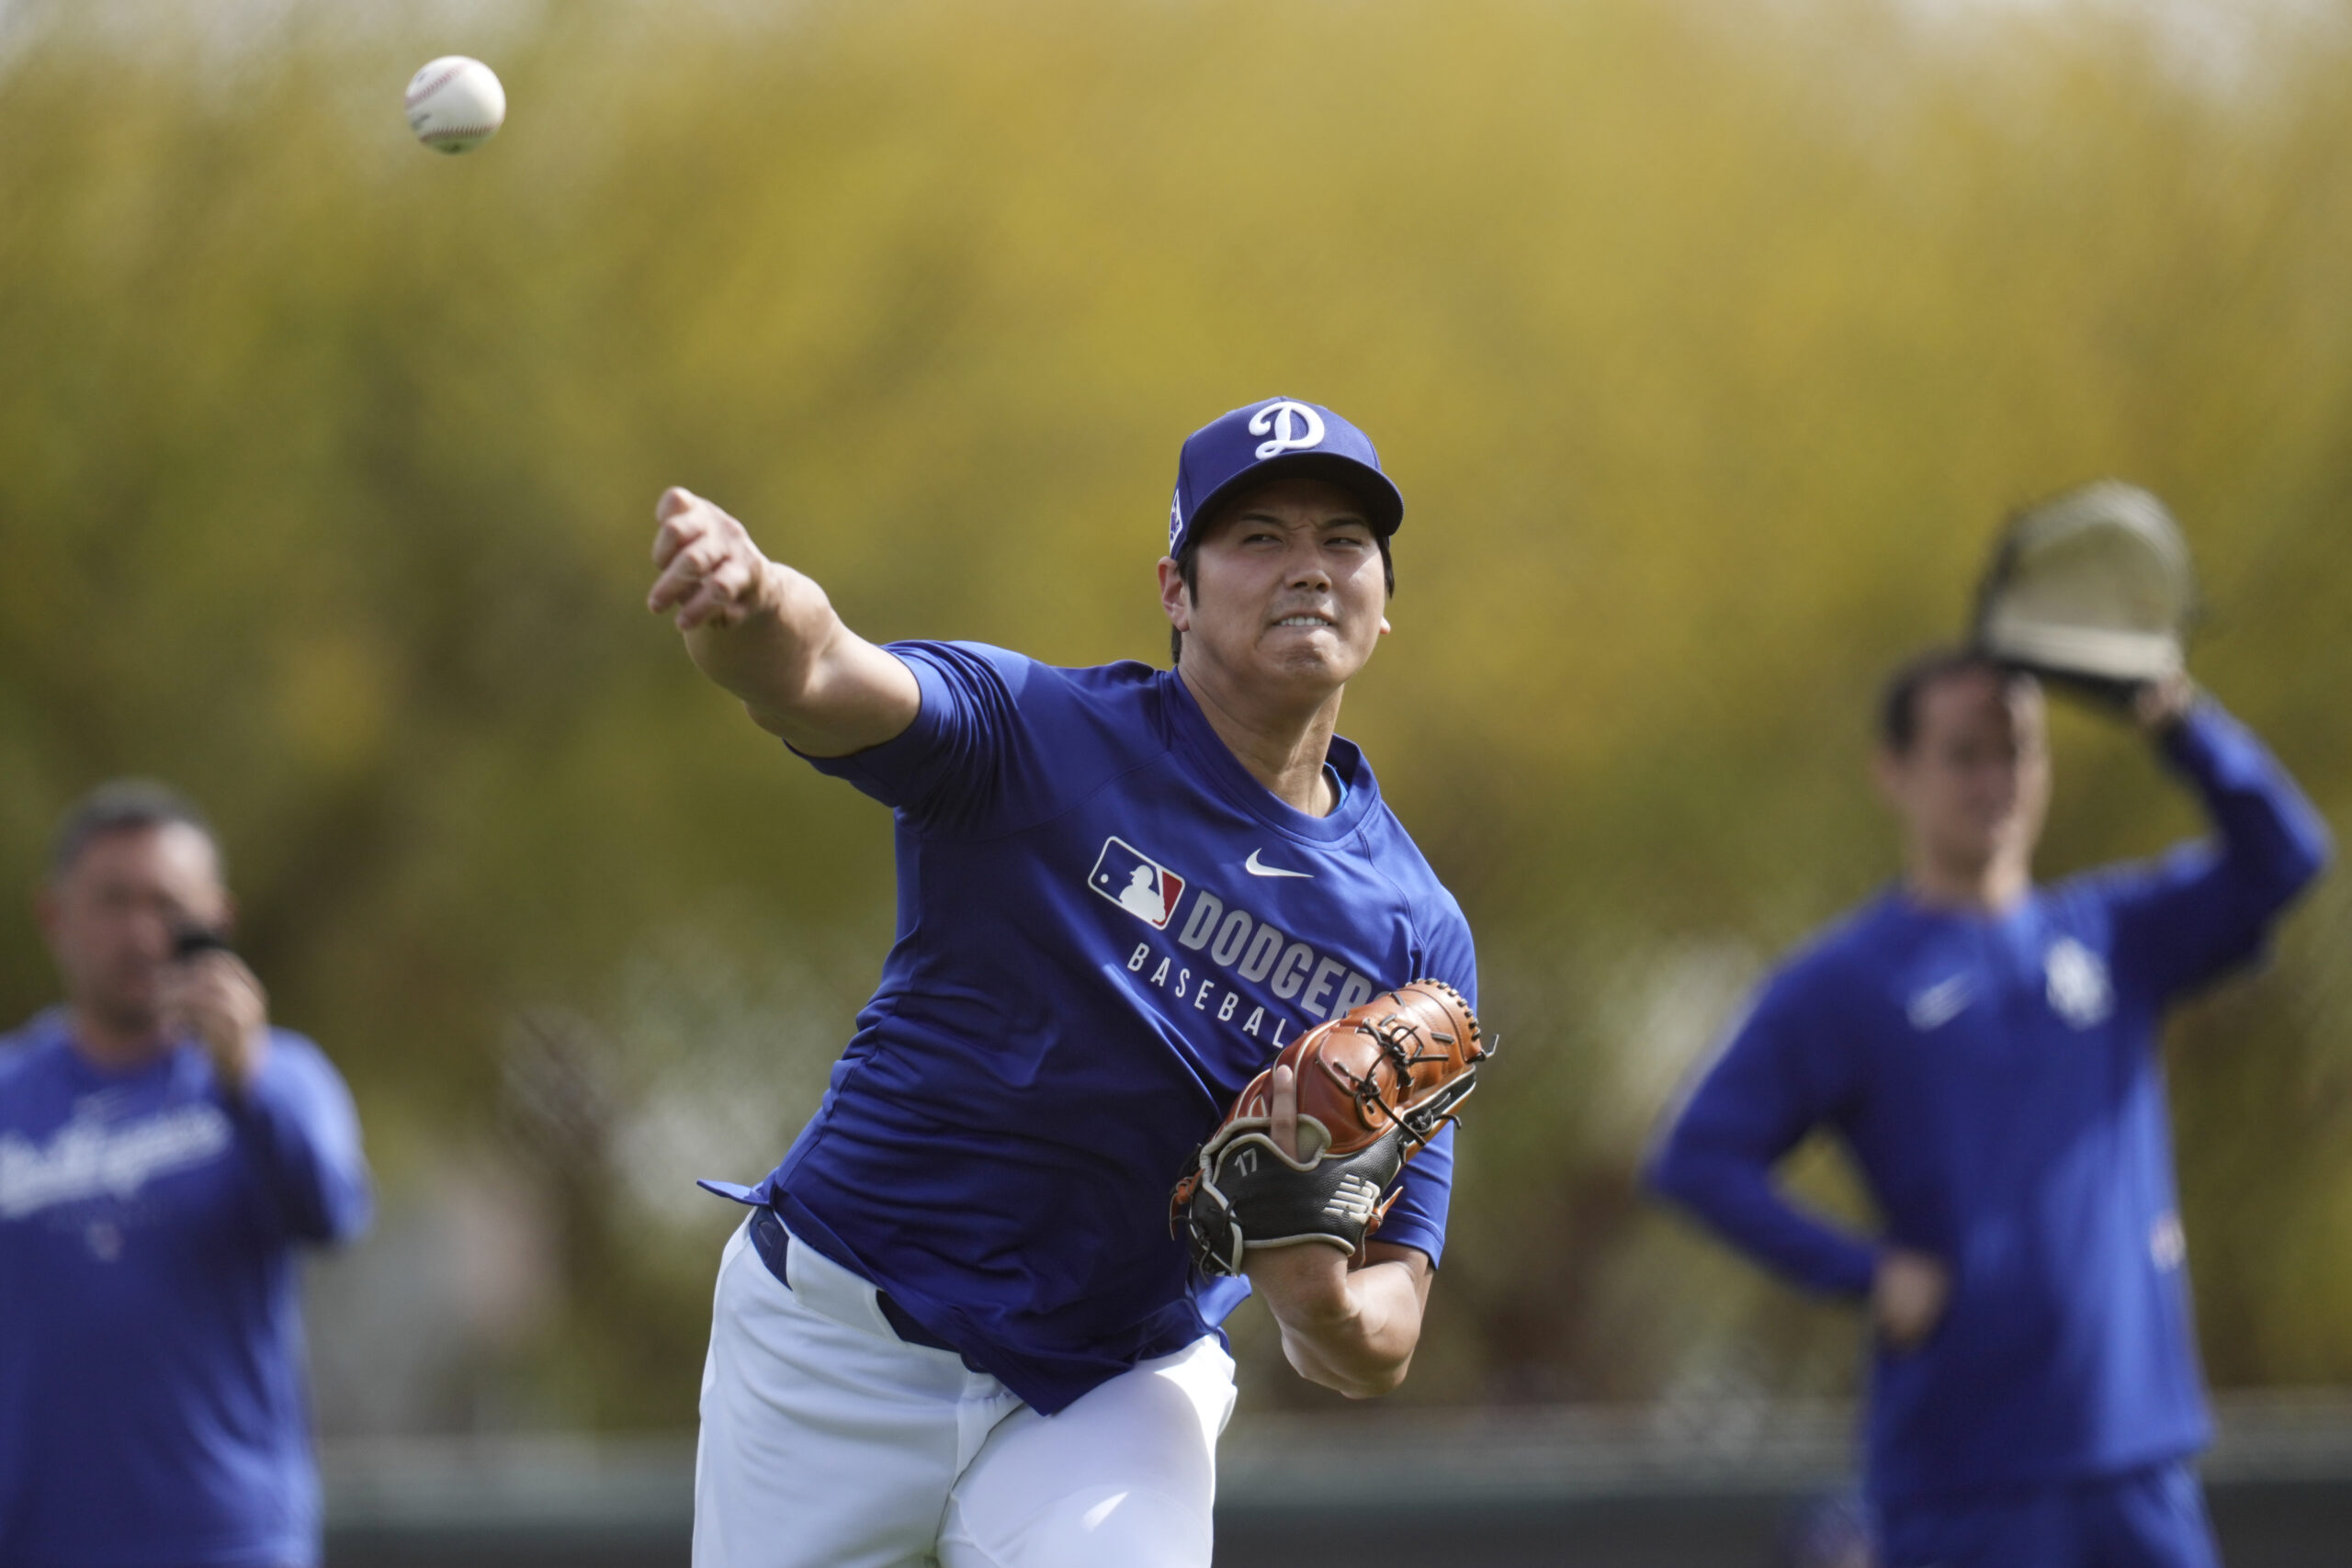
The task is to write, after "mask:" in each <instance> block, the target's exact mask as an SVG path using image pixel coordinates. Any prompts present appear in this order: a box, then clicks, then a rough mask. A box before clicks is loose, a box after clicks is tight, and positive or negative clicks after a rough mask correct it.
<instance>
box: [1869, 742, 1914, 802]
mask: <svg viewBox="0 0 2352 1568" xmlns="http://www.w3.org/2000/svg"><path fill="white" fill-rule="evenodd" d="M1903 761H1904V759H1903V754H1902V753H1901V752H1900V751H1897V750H1894V748H1893V747H1891V746H1887V745H1883V744H1881V745H1877V746H1873V747H1871V783H1872V784H1876V785H1877V786H1878V793H1879V795H1881V796H1882V797H1883V798H1884V800H1885V801H1886V803H1887V804H1888V805H1889V806H1894V807H1900V806H1901V805H1902V804H1903V783H1904V779H1905V776H1906V775H1905V770H1904V766H1903Z"/></svg>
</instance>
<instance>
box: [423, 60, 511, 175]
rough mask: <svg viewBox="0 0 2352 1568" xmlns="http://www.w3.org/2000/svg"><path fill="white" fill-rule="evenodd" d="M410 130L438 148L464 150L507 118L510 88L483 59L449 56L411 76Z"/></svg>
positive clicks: (495, 131)
mask: <svg viewBox="0 0 2352 1568" xmlns="http://www.w3.org/2000/svg"><path fill="white" fill-rule="evenodd" d="M407 107H408V128H409V129H410V130H413V131H414V132H415V133H416V139H417V140H418V141H422V142H424V144H425V145H426V146H427V147H430V148H432V149H433V150H434V151H435V152H465V151H466V150H467V149H468V148H469V147H479V146H481V144H482V143H483V142H485V141H489V140H490V139H491V138H492V137H493V136H495V135H497V134H498V128H499V127H500V126H501V125H503V124H504V123H505V122H506V89H505V88H504V87H503V86H501V85H499V81H498V73H496V72H494V71H492V69H491V68H490V67H489V66H487V65H484V64H483V63H482V62H481V61H479V60H473V59H469V58H468V57H467V56H465V55H462V54H445V55H443V56H442V57H441V58H440V59H438V60H435V61H433V62H430V63H428V64H427V65H426V66H425V67H424V70H422V71H419V72H418V73H416V74H415V75H413V76H412V77H410V78H409V79H408V99H407Z"/></svg>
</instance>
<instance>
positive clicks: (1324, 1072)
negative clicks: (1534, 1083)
mask: <svg viewBox="0 0 2352 1568" xmlns="http://www.w3.org/2000/svg"><path fill="white" fill-rule="evenodd" d="M1494 1054H1495V1045H1494V1043H1493V1042H1490V1041H1487V1040H1486V1039H1485V1038H1484V1037H1483V1036H1482V1035H1481V1033H1480V1032H1479V1029H1478V1020H1477V1017H1476V1014H1475V1013H1473V1012H1472V1011H1471V1010H1470V1004H1469V1003H1468V1002H1466V1001H1464V999H1463V998H1462V995H1461V993H1460V992H1458V991H1456V990H1454V988H1453V987H1451V986H1448V985H1446V984H1444V983H1443V982H1442V981H1438V980H1415V981H1414V982H1412V983H1411V984H1410V985H1408V986H1400V987H1397V989H1395V990H1393V991H1385V992H1383V993H1382V994H1381V995H1379V996H1377V997H1374V998H1372V999H1371V1000H1370V1001H1368V1002H1365V1003H1364V1004H1363V1005H1362V1006H1361V1007H1357V1008H1355V1009H1352V1010H1350V1011H1348V1012H1346V1013H1343V1014H1342V1015H1340V1017H1338V1018H1335V1019H1333V1020H1332V1021H1330V1022H1329V1023H1326V1024H1324V1025H1322V1026H1320V1027H1319V1028H1317V1029H1314V1030H1310V1031H1309V1032H1306V1033H1305V1034H1302V1035H1300V1036H1299V1037H1298V1038H1297V1039H1296V1040H1295V1041H1293V1042H1291V1043H1290V1044H1288V1045H1286V1046H1284V1047H1283V1051H1282V1053H1281V1055H1277V1056H1276V1057H1275V1058H1274V1060H1273V1061H1272V1063H1271V1064H1269V1065H1268V1066H1267V1068H1266V1070H1265V1071H1264V1072H1261V1073H1260V1074H1259V1075H1258V1076H1257V1077H1255V1078H1252V1079H1251V1080H1250V1085H1249V1087H1248V1088H1246V1089H1243V1090H1242V1091H1241V1093H1240V1095H1239V1096H1238V1098H1237V1099H1236V1100H1234V1102H1233V1107H1232V1109H1231V1110H1230V1111H1227V1113H1226V1118H1225V1121H1224V1122H1223V1124H1221V1125H1220V1126H1219V1127H1218V1128H1217V1130H1216V1133H1215V1134H1213V1135H1212V1136H1211V1137H1210V1139H1209V1141H1208V1142H1207V1143H1205V1144H1204V1145H1201V1148H1200V1151H1199V1153H1198V1154H1196V1155H1195V1156H1193V1169H1192V1170H1191V1171H1189V1172H1187V1173H1186V1174H1185V1176H1184V1178H1183V1179H1182V1180H1181V1181H1179V1182H1178V1183H1177V1184H1176V1190H1175V1191H1174V1193H1172V1194H1171V1195H1170V1199H1169V1205H1168V1220H1169V1228H1170V1231H1171V1232H1181V1233H1182V1234H1183V1235H1185V1237H1186V1238H1187V1240H1188V1241H1189V1243H1190V1245H1191V1247H1192V1254H1193V1262H1194V1263H1195V1264H1196V1265H1198V1266H1199V1267H1200V1269H1202V1271H1203V1272H1204V1273H1209V1274H1238V1273H1240V1272H1241V1269H1242V1261H1243V1259H1244V1258H1245V1257H1246V1256H1247V1254H1248V1252H1249V1250H1250V1248H1251V1247H1299V1246H1303V1245H1305V1244H1306V1243H1309V1242H1319V1243H1322V1244H1323V1245H1325V1246H1327V1247H1338V1248H1340V1250H1341V1251H1343V1252H1346V1253H1348V1254H1350V1255H1351V1256H1360V1255H1361V1254H1362V1252H1363V1244H1364V1240H1365V1238H1366V1237H1368V1236H1370V1235H1372V1234H1373V1233H1374V1231H1376V1230H1378V1229H1379V1228H1380V1222H1381V1219H1382V1217H1383V1216H1384V1215H1385V1214H1386V1213H1387V1212H1388V1205H1389V1204H1390V1203H1393V1202H1395V1201H1397V1199H1396V1194H1395V1193H1394V1192H1393V1191H1389V1189H1390V1187H1391V1186H1392V1184H1393V1183H1394V1182H1395V1181H1396V1179H1397V1176H1398V1175H1399V1174H1400V1173H1402V1171H1403V1170H1404V1168H1405V1164H1406V1162H1407V1161H1408V1160H1410V1159H1411V1158H1412V1157H1413V1156H1415V1155H1417V1154H1419V1153H1420V1151H1421V1150H1422V1149H1424V1148H1426V1147H1428V1146H1429V1142H1430V1139H1431V1138H1434V1137H1435V1136H1437V1134H1438V1132H1439V1130H1440V1129H1442V1127H1444V1126H1445V1124H1446V1123H1447V1122H1451V1121H1452V1120H1453V1115H1454V1111H1455V1109H1456V1108H1457V1107H1459V1106H1460V1105H1461V1103H1462V1102H1463V1100H1465V1099H1467V1098H1468V1097H1469V1094H1470V1091H1471V1089H1474V1088H1476V1085H1477V1080H1478V1066H1479V1064H1480V1063H1482V1062H1484V1061H1486V1060H1487V1058H1488V1057H1490V1056H1492V1055H1494ZM1277 1066H1288V1067H1289V1068H1290V1069H1291V1072H1292V1074H1293V1075H1294V1077H1295V1079H1296V1081H1297V1084H1298V1154H1297V1156H1296V1157H1295V1158H1294V1157H1293V1156H1291V1155H1289V1154H1288V1153H1286V1152H1284V1151H1283V1149H1282V1148H1281V1147H1279V1146H1278V1145H1276V1144H1275V1142H1274V1139H1273V1136H1272V1125H1273V1117H1272V1095H1271V1092H1270V1089H1271V1085H1272V1078H1273V1070H1274V1068H1275V1067H1277ZM1384 1192H1387V1193H1388V1196H1387V1197H1386V1198H1385V1199H1384V1198H1383V1197H1382V1196H1381V1194H1382V1193H1384Z"/></svg>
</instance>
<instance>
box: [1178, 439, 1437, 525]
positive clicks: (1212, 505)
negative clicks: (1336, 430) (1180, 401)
mask: <svg viewBox="0 0 2352 1568" xmlns="http://www.w3.org/2000/svg"><path fill="white" fill-rule="evenodd" d="M1276 479H1323V480H1326V481H1327V482H1329V483H1331V484H1335V485H1338V486H1339V487H1340V489H1341V490H1344V491H1347V492H1348V493H1349V494H1351V495H1352V496H1354V497H1355V498H1356V499H1357V500H1358V501H1360V502H1363V510H1364V521H1365V522H1367V523H1369V524H1371V525H1372V526H1373V530H1374V532H1375V533H1377V534H1379V535H1380V536H1382V537H1383V538H1385V537H1386V536H1389V535H1391V534H1394V533H1395V532H1396V531H1397V529H1399V528H1401V527H1403V526H1404V525H1405V497H1404V494H1403V492H1402V491H1398V490H1397V487H1396V485H1395V484H1394V483H1392V482H1391V481H1390V480H1389V478H1388V476H1387V475H1386V474H1384V473H1382V472H1381V471H1380V470H1379V469H1378V468H1374V467H1372V465H1370V464H1369V463H1359V462H1358V461H1356V460H1355V459H1354V458H1353V457H1340V455H1339V454H1338V453H1336V452H1285V453H1283V455H1282V456H1281V457H1269V458H1267V459H1266V460H1265V461H1264V462H1262V463H1253V464H1251V465H1250V467H1249V468H1244V469H1242V470H1241V471H1240V472H1239V473H1238V474H1236V475H1234V476H1233V477H1232V478H1231V479H1227V480H1226V481H1225V482H1224V483H1223V484H1221V485H1219V486H1217V487H1216V489H1215V490H1213V491H1209V493H1208V494H1207V495H1205V496H1204V497H1202V498H1201V501H1200V503H1199V504H1198V505H1196V506H1194V507H1193V515H1192V516H1191V518H1189V519H1188V520H1187V521H1186V522H1185V524H1184V538H1185V541H1186V542H1187V543H1189V542H1190V541H1191V540H1192V537H1193V534H1194V533H1195V532H1197V531H1198V530H1199V528H1200V525H1202V523H1204V521H1206V520H1207V519H1209V518H1212V517H1214V516H1216V509H1217V508H1218V507H1220V506H1222V505H1224V504H1225V503H1226V502H1227V501H1230V500H1231V499H1232V498H1233V497H1235V496H1237V495H1239V494H1240V493H1241V492H1242V491H1247V490H1254V489H1255V488H1257V487H1258V486H1259V485H1262V484H1269V483H1272V481H1274V480H1276Z"/></svg>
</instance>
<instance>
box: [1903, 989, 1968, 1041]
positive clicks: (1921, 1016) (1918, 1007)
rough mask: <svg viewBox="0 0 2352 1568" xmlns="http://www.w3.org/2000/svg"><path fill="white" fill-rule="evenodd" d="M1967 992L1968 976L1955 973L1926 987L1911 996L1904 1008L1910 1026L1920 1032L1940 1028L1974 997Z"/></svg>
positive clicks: (1964, 1008)
mask: <svg viewBox="0 0 2352 1568" xmlns="http://www.w3.org/2000/svg"><path fill="white" fill-rule="evenodd" d="M1969 992H1970V987H1969V984H1968V976H1965V975H1955V976H1952V977H1951V979H1949V980H1946V981H1945V982H1944V983H1943V984H1941V985H1939V986H1930V987H1928V988H1927V989H1926V990H1924V991H1921V992H1920V993H1919V994H1918V995H1917V996H1916V997H1913V998H1911V1005H1910V1007H1909V1008H1907V1009H1906V1010H1905V1012H1906V1013H1907V1015H1908V1016H1909V1018H1910V1021H1911V1027H1912V1028H1914V1029H1916V1030H1918V1031H1919V1032H1922V1033H1925V1032H1928V1030H1931V1029H1940V1028H1942V1027H1943V1026H1944V1025H1945V1024H1947V1023H1950V1022H1951V1021H1952V1020H1953V1019H1955V1018H1958V1017H1959V1016H1960V1015H1961V1014H1962V1012H1964V1011H1966V1010H1967V1009H1968V1004H1969V1003H1970V1001H1972V1000H1973V999H1974V998H1972V997H1971V995H1970V994H1969Z"/></svg>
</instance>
